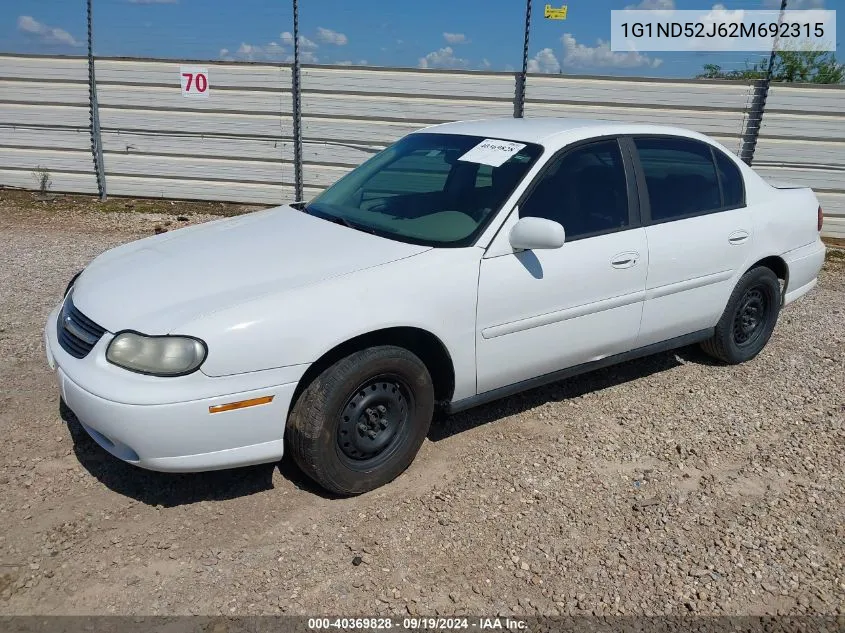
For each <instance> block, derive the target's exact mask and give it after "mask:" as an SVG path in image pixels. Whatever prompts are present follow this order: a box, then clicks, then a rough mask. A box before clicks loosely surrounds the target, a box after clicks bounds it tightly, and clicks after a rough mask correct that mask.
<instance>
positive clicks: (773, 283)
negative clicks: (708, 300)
mask: <svg viewBox="0 0 845 633" xmlns="http://www.w3.org/2000/svg"><path fill="white" fill-rule="evenodd" d="M781 302H782V299H781V289H780V282H779V281H778V278H777V275H775V273H774V272H772V270H771V269H770V268H766V267H765V266H758V267H756V268H752V269H751V270H749V271H748V272H747V273H745V274H744V275H743V276H742V277H741V278H740V280H739V282H738V283H737V284H736V288H734V291H733V293H731V296H730V299H728V305H727V306H726V307H725V311H724V312H723V313H722V317H721V318H720V319H719V322H718V323H717V324H716V329H715V332H714V334H713V337H712V338H710V339H708V340H706V341H704V342H703V343H702V344H701V348H702V349H703V350H704V351H705V352H706V353H707V354H709V355H710V356H713V357H714V358H717V359H719V360H721V361H723V362H725V363H728V364H729V365H737V364H739V363H744V362H745V361H748V360H751V359H752V358H754V357H755V356H757V354H759V353H760V352H761V351H762V349H763V348H764V347H765V346H766V343H768V342H769V338H771V336H772V331H773V330H774V329H775V324H777V320H778V314H779V313H780V308H781Z"/></svg>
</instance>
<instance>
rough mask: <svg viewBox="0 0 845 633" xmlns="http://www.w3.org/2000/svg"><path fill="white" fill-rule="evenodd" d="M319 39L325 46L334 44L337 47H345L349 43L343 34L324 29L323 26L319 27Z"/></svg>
mask: <svg viewBox="0 0 845 633" xmlns="http://www.w3.org/2000/svg"><path fill="white" fill-rule="evenodd" d="M317 39H318V40H320V41H321V42H323V43H324V44H334V45H335V46H345V45H346V44H347V43H348V42H349V38H347V37H346V35H344V34H343V33H338V32H337V31H332V30H331V29H324V28H323V27H322V26H318V27H317Z"/></svg>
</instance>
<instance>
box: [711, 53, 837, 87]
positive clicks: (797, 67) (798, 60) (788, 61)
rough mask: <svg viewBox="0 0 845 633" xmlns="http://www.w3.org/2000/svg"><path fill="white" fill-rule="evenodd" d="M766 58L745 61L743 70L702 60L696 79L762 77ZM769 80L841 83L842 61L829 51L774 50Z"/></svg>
mask: <svg viewBox="0 0 845 633" xmlns="http://www.w3.org/2000/svg"><path fill="white" fill-rule="evenodd" d="M767 65H768V60H761V61H759V62H757V63H755V64H749V62H748V61H746V62H745V68H744V69H743V70H722V67H721V66H719V65H718V64H705V65H704V72H702V73H700V74H698V75H696V78H698V79H739V80H746V81H747V80H752V79H762V78H763V77H765V76H766V66H767ZM772 81H787V82H798V83H814V84H841V83H845V64H840V63H839V62H837V61H836V56H835V55H834V54H833V53H832V52H829V51H778V52H777V53H775V63H774V65H773V66H772Z"/></svg>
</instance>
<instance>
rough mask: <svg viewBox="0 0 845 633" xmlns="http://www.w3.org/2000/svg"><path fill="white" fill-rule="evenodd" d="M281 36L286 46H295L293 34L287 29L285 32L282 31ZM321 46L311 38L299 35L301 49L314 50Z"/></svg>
mask: <svg viewBox="0 0 845 633" xmlns="http://www.w3.org/2000/svg"><path fill="white" fill-rule="evenodd" d="M279 37H280V38H281V40H282V44H284V45H285V46H291V47H292V46H293V34H292V33H290V32H288V31H285V32H284V33H280V34H279ZM318 48H320V47H319V46H318V45H317V43H316V42H314V41H312V40H309V39H308V38H307V37H305V36H304V35H300V36H299V49H300V50H306V51H313V50H316V49H318Z"/></svg>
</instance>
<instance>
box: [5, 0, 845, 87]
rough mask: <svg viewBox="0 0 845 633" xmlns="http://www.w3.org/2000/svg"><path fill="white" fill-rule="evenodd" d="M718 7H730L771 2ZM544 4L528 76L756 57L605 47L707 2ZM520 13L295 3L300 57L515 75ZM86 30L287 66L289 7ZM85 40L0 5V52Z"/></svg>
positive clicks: (803, 2)
mask: <svg viewBox="0 0 845 633" xmlns="http://www.w3.org/2000/svg"><path fill="white" fill-rule="evenodd" d="M721 2H722V4H723V5H724V6H726V7H727V8H728V9H738V8H742V9H759V8H771V7H772V5H773V3H774V4H775V5H778V4H779V1H778V0H721ZM545 4H546V2H545V1H544V0H534V3H533V5H532V6H533V12H534V15H533V20H532V28H531V46H530V58H531V63H530V70H532V71H535V72H558V70H561V69H562V72H564V73H569V74H600V75H645V76H667V77H689V76H692V75H694V74H695V73H696V72H698V71H699V70H700V69H701V67H702V65H703V64H704V63H708V62H712V63H719V64H721V65H723V66H724V67H726V68H741V67H743V66H744V61H745V60H746V59H752V60H753V61H756V59H759V58H760V57H761V56H760V55H758V54H756V53H712V54H702V53H698V54H696V53H641V54H638V53H628V54H622V53H613V52H611V51H610V50H609V42H608V41H607V40H609V34H610V11H611V9H622V8H626V7H630V6H637V7H638V8H672V7H674V8H677V9H706V8H710V7H711V6H713V5H714V4H716V0H708V1H705V2H697V1H694V0H627V1H623V0H620V1H612V0H570V1H569V2H568V3H567V4H568V6H569V15H568V19H567V20H566V21H552V20H545V19H543V7H544V5H545ZM552 4H554V6H560V4H562V2H560V1H556V2H552ZM789 6H790V8H794V9H799V8H820V7H824V8H827V9H842V11H841V13H842V14H845V0H790V3H789ZM524 10H525V3H524V1H523V0H422V1H418V2H413V1H409V0H401V1H399V0H396V1H394V2H387V1H386V0H300V33H301V35H302V38H303V39H302V40H301V43H302V54H303V61H304V62H309V63H326V64H338V63H340V64H361V65H375V66H401V67H423V68H426V67H428V68H463V69H468V70H485V69H490V70H514V69H518V68H520V67H521V64H522V32H523V24H524ZM837 18H839V14H838V15H837ZM94 24H95V52H96V54H98V55H102V56H141V57H164V58H190V59H234V60H252V61H265V60H273V61H287V60H289V58H290V55H291V44H292V37H291V35H290V31H291V30H292V8H291V2H290V0H273V1H272V2H271V1H269V0H237V2H233V1H232V0H94ZM85 37H86V21H85V2H84V0H3V1H2V3H0V51H2V52H20V53H50V54H84V52H85V46H84V44H85ZM839 57H840V58H842V57H843V55H841V54H840V55H839Z"/></svg>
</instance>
